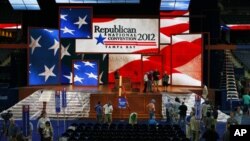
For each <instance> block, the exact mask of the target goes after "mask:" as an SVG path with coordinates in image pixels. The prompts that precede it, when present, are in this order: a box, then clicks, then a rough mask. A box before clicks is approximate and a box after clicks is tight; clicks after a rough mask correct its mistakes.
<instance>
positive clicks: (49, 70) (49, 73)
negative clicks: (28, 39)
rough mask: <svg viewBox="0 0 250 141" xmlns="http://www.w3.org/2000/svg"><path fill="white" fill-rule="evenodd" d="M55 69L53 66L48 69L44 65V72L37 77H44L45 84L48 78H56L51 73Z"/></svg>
mask: <svg viewBox="0 0 250 141" xmlns="http://www.w3.org/2000/svg"><path fill="white" fill-rule="evenodd" d="M54 68H55V65H54V66H52V67H51V68H48V67H47V66H46V65H44V69H45V70H44V72H42V73H40V74H39V76H45V82H46V81H47V80H48V78H49V77H50V76H54V77H55V76H56V75H55V74H54V73H53V70H54Z"/></svg>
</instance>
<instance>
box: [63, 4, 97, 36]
mask: <svg viewBox="0 0 250 141" xmlns="http://www.w3.org/2000/svg"><path fill="white" fill-rule="evenodd" d="M59 28H60V37H61V38H85V39H89V38H91V37H92V31H91V28H92V8H87V7H82V8H70V7H67V8H60V27H59Z"/></svg>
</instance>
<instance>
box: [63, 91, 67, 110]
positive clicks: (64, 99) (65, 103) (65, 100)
mask: <svg viewBox="0 0 250 141" xmlns="http://www.w3.org/2000/svg"><path fill="white" fill-rule="evenodd" d="M62 107H63V108H66V107H67V95H66V88H63V90H62Z"/></svg>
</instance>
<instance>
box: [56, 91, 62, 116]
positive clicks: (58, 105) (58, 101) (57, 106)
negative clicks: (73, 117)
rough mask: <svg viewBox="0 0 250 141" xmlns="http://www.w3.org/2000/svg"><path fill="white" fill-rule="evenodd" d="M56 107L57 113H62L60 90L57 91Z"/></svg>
mask: <svg viewBox="0 0 250 141" xmlns="http://www.w3.org/2000/svg"><path fill="white" fill-rule="evenodd" d="M55 107H56V113H60V112H61V107H60V91H55Z"/></svg>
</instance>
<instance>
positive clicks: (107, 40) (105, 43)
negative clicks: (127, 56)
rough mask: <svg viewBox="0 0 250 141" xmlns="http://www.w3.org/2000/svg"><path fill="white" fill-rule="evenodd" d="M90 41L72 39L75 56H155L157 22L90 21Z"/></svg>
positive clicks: (157, 20)
mask: <svg viewBox="0 0 250 141" xmlns="http://www.w3.org/2000/svg"><path fill="white" fill-rule="evenodd" d="M92 32H93V39H76V52H78V53H83V52H84V53H88V52H89V53H158V50H159V19H143V18H141V19H135V18H113V19H111V18H94V19H93V29H92Z"/></svg>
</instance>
